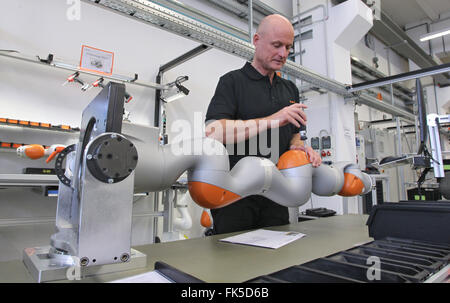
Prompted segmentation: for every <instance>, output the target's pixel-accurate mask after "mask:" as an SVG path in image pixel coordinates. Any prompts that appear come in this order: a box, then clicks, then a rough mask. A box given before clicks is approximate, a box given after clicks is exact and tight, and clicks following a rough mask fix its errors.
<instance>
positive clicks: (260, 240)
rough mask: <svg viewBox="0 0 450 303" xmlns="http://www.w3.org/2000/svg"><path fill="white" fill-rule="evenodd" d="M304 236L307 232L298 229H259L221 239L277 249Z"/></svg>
mask: <svg viewBox="0 0 450 303" xmlns="http://www.w3.org/2000/svg"><path fill="white" fill-rule="evenodd" d="M304 236H305V234H302V233H299V232H296V231H273V230H266V229H258V230H254V231H250V232H247V233H243V234H240V235H237V236H232V237H228V238H224V239H221V240H220V241H222V242H230V243H236V244H244V245H252V246H260V247H266V248H274V249H276V248H279V247H282V246H284V245H286V244H289V243H291V242H293V241H295V240H298V239H300V238H302V237H304Z"/></svg>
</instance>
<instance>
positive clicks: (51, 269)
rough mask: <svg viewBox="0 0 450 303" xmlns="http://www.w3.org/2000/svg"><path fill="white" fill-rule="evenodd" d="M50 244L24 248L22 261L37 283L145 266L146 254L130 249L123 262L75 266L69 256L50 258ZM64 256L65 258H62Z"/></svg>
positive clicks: (74, 278) (79, 277)
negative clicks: (126, 258)
mask: <svg viewBox="0 0 450 303" xmlns="http://www.w3.org/2000/svg"><path fill="white" fill-rule="evenodd" d="M50 248H51V246H50V245H49V246H43V247H33V248H25V249H24V251H23V263H24V264H25V267H26V268H27V269H28V272H29V273H30V274H31V276H32V277H33V278H34V280H35V281H36V282H38V283H41V282H49V281H57V280H80V279H82V278H84V277H88V276H97V275H102V274H107V273H113V272H120V271H126V270H133V269H138V268H144V267H146V266H147V255H145V254H143V253H141V252H139V251H137V250H135V249H131V258H130V260H128V261H127V262H124V263H114V264H106V265H97V266H88V267H79V266H78V267H77V266H74V265H72V264H70V263H69V260H71V257H70V256H62V257H61V259H60V258H50V255H49V253H50ZM63 258H65V259H63Z"/></svg>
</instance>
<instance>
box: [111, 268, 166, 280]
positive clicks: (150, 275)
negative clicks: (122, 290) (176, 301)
mask: <svg viewBox="0 0 450 303" xmlns="http://www.w3.org/2000/svg"><path fill="white" fill-rule="evenodd" d="M110 283H173V282H172V281H170V280H168V279H167V278H166V277H164V276H163V275H161V274H160V273H159V272H158V271H157V270H154V271H149V272H146V273H144V274H140V275H136V276H131V277H127V278H124V279H119V280H114V281H111V282H110Z"/></svg>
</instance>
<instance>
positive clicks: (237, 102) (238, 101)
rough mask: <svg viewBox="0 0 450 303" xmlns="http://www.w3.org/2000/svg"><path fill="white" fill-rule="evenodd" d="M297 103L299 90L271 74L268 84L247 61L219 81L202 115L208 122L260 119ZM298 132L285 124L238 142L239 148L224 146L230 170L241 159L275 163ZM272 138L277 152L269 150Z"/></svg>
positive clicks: (293, 127) (230, 145)
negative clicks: (254, 158)
mask: <svg viewBox="0 0 450 303" xmlns="http://www.w3.org/2000/svg"><path fill="white" fill-rule="evenodd" d="M298 102H299V91H298V88H297V87H296V85H295V84H294V83H293V82H291V81H289V80H286V79H283V78H281V77H279V76H277V75H274V78H273V80H272V83H270V79H269V77H268V76H263V75H261V74H260V73H259V72H258V71H257V70H256V69H255V68H254V67H253V66H252V65H251V64H250V63H249V62H247V63H246V64H245V65H244V67H243V68H241V69H238V70H234V71H231V72H229V73H227V74H225V75H223V76H222V77H221V78H220V80H219V83H218V84H217V88H216V91H215V94H214V96H213V98H212V100H211V103H210V104H209V107H208V111H207V113H206V121H207V123H210V122H211V120H221V119H227V120H250V119H257V118H263V117H267V116H270V115H272V114H274V113H276V112H277V111H279V110H280V109H282V108H283V107H285V106H289V105H292V104H293V103H298ZM272 132H274V133H272ZM298 132H299V129H298V128H297V127H295V126H294V125H292V124H287V125H285V126H283V127H280V128H278V129H269V130H268V131H267V132H263V133H260V134H258V135H257V136H255V137H254V138H251V139H249V140H246V141H245V142H243V143H240V144H241V146H238V144H227V146H226V147H227V150H228V152H229V153H230V166H231V167H230V168H232V167H233V166H234V165H235V164H236V163H237V162H238V161H239V160H240V159H242V158H243V157H245V156H258V157H265V158H271V160H272V161H273V162H274V163H276V162H277V161H278V158H279V156H281V155H282V154H283V153H284V152H285V151H287V150H289V147H290V141H291V139H292V136H293V135H294V134H296V133H298ZM272 135H273V136H277V138H278V142H279V144H278V145H279V146H278V147H279V148H278V151H279V152H278V153H276V152H273V151H272V150H273V148H272V140H271V138H272ZM274 138H275V137H274ZM242 144H243V145H242Z"/></svg>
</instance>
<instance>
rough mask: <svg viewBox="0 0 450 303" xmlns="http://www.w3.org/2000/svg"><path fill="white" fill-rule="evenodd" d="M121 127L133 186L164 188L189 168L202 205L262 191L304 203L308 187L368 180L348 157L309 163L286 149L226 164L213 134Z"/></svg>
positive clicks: (336, 189) (365, 186)
mask: <svg viewBox="0 0 450 303" xmlns="http://www.w3.org/2000/svg"><path fill="white" fill-rule="evenodd" d="M123 133H124V135H125V136H127V137H128V138H129V139H130V140H131V141H132V142H134V143H135V145H136V148H137V150H138V153H139V154H140V155H148V156H147V157H142V156H141V157H140V159H139V163H138V165H137V167H136V175H135V191H158V190H163V189H165V188H168V187H170V186H171V184H173V183H175V182H176V180H177V179H178V178H179V176H180V175H181V174H182V173H183V172H185V171H188V186H189V192H190V194H191V197H192V199H193V200H194V201H195V202H196V203H197V204H198V205H200V206H202V207H205V208H210V209H213V208H220V207H223V206H226V205H228V204H231V203H233V202H235V201H237V200H239V199H241V198H244V197H246V196H250V195H262V196H265V197H267V198H269V199H271V200H273V201H275V202H277V203H279V204H281V205H283V206H287V207H296V206H300V205H302V204H304V203H306V202H307V201H308V200H309V198H310V196H311V192H312V193H314V194H316V195H320V196H332V195H337V194H338V195H341V196H356V195H361V194H365V193H367V192H369V191H370V190H371V189H372V181H371V178H370V177H369V176H367V175H366V174H365V173H363V172H361V171H360V170H359V168H358V167H357V166H356V165H355V164H352V163H348V162H347V163H336V165H334V166H327V165H322V166H319V167H313V166H312V165H311V163H310V161H309V159H308V157H307V155H306V153H305V152H304V151H300V150H290V151H288V152H286V153H284V154H283V155H282V156H281V157H280V159H279V161H278V164H277V165H275V164H273V163H272V162H271V161H270V160H268V159H265V158H259V157H245V158H243V159H241V160H240V161H239V162H238V163H237V164H236V165H235V166H234V167H233V169H231V170H230V169H229V162H228V161H229V160H228V153H227V151H226V149H225V147H224V146H223V145H222V144H221V143H220V142H218V141H216V140H214V139H211V138H195V139H191V140H186V141H182V142H179V143H176V144H169V145H164V146H161V145H159V144H158V140H157V138H158V137H157V135H158V130H157V129H156V128H150V127H145V126H141V125H135V124H129V123H123Z"/></svg>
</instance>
